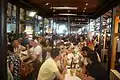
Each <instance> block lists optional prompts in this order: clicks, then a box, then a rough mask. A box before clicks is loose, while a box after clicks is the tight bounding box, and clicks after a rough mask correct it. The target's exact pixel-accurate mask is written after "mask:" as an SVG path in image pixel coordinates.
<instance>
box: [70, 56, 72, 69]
mask: <svg viewBox="0 0 120 80" xmlns="http://www.w3.org/2000/svg"><path fill="white" fill-rule="evenodd" d="M70 68H71V69H73V57H72V61H71V66H70Z"/></svg>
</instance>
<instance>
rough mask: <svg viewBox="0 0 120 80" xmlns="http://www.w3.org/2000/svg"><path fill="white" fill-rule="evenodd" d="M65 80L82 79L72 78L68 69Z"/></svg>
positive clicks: (78, 79)
mask: <svg viewBox="0 0 120 80" xmlns="http://www.w3.org/2000/svg"><path fill="white" fill-rule="evenodd" d="M65 80H81V79H80V78H79V77H77V76H76V75H74V76H71V75H70V69H67V73H66V74H65Z"/></svg>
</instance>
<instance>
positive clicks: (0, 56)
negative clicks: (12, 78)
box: [0, 0, 8, 80]
mask: <svg viewBox="0 0 120 80" xmlns="http://www.w3.org/2000/svg"><path fill="white" fill-rule="evenodd" d="M7 2H8V1H7V0H0V79H1V80H7V54H6V52H7V49H6V48H7V35H6V33H7V32H6V30H7V29H6V18H7V11H6V10H7Z"/></svg>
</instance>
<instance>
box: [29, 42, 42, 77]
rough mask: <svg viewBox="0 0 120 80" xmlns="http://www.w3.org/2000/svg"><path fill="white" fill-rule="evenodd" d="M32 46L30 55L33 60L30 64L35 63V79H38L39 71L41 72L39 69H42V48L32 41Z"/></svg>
mask: <svg viewBox="0 0 120 80" xmlns="http://www.w3.org/2000/svg"><path fill="white" fill-rule="evenodd" d="M30 45H31V46H32V48H31V49H30V53H31V56H32V58H33V59H32V60H31V61H30V62H28V63H33V66H34V69H35V70H34V74H35V78H37V75H38V71H39V68H40V66H41V62H42V48H41V46H40V45H39V44H38V43H37V42H35V41H32V42H31V43H30Z"/></svg>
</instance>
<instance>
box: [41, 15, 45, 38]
mask: <svg viewBox="0 0 120 80" xmlns="http://www.w3.org/2000/svg"><path fill="white" fill-rule="evenodd" d="M44 28H45V26H44V17H43V18H42V36H43V35H44Z"/></svg>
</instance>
